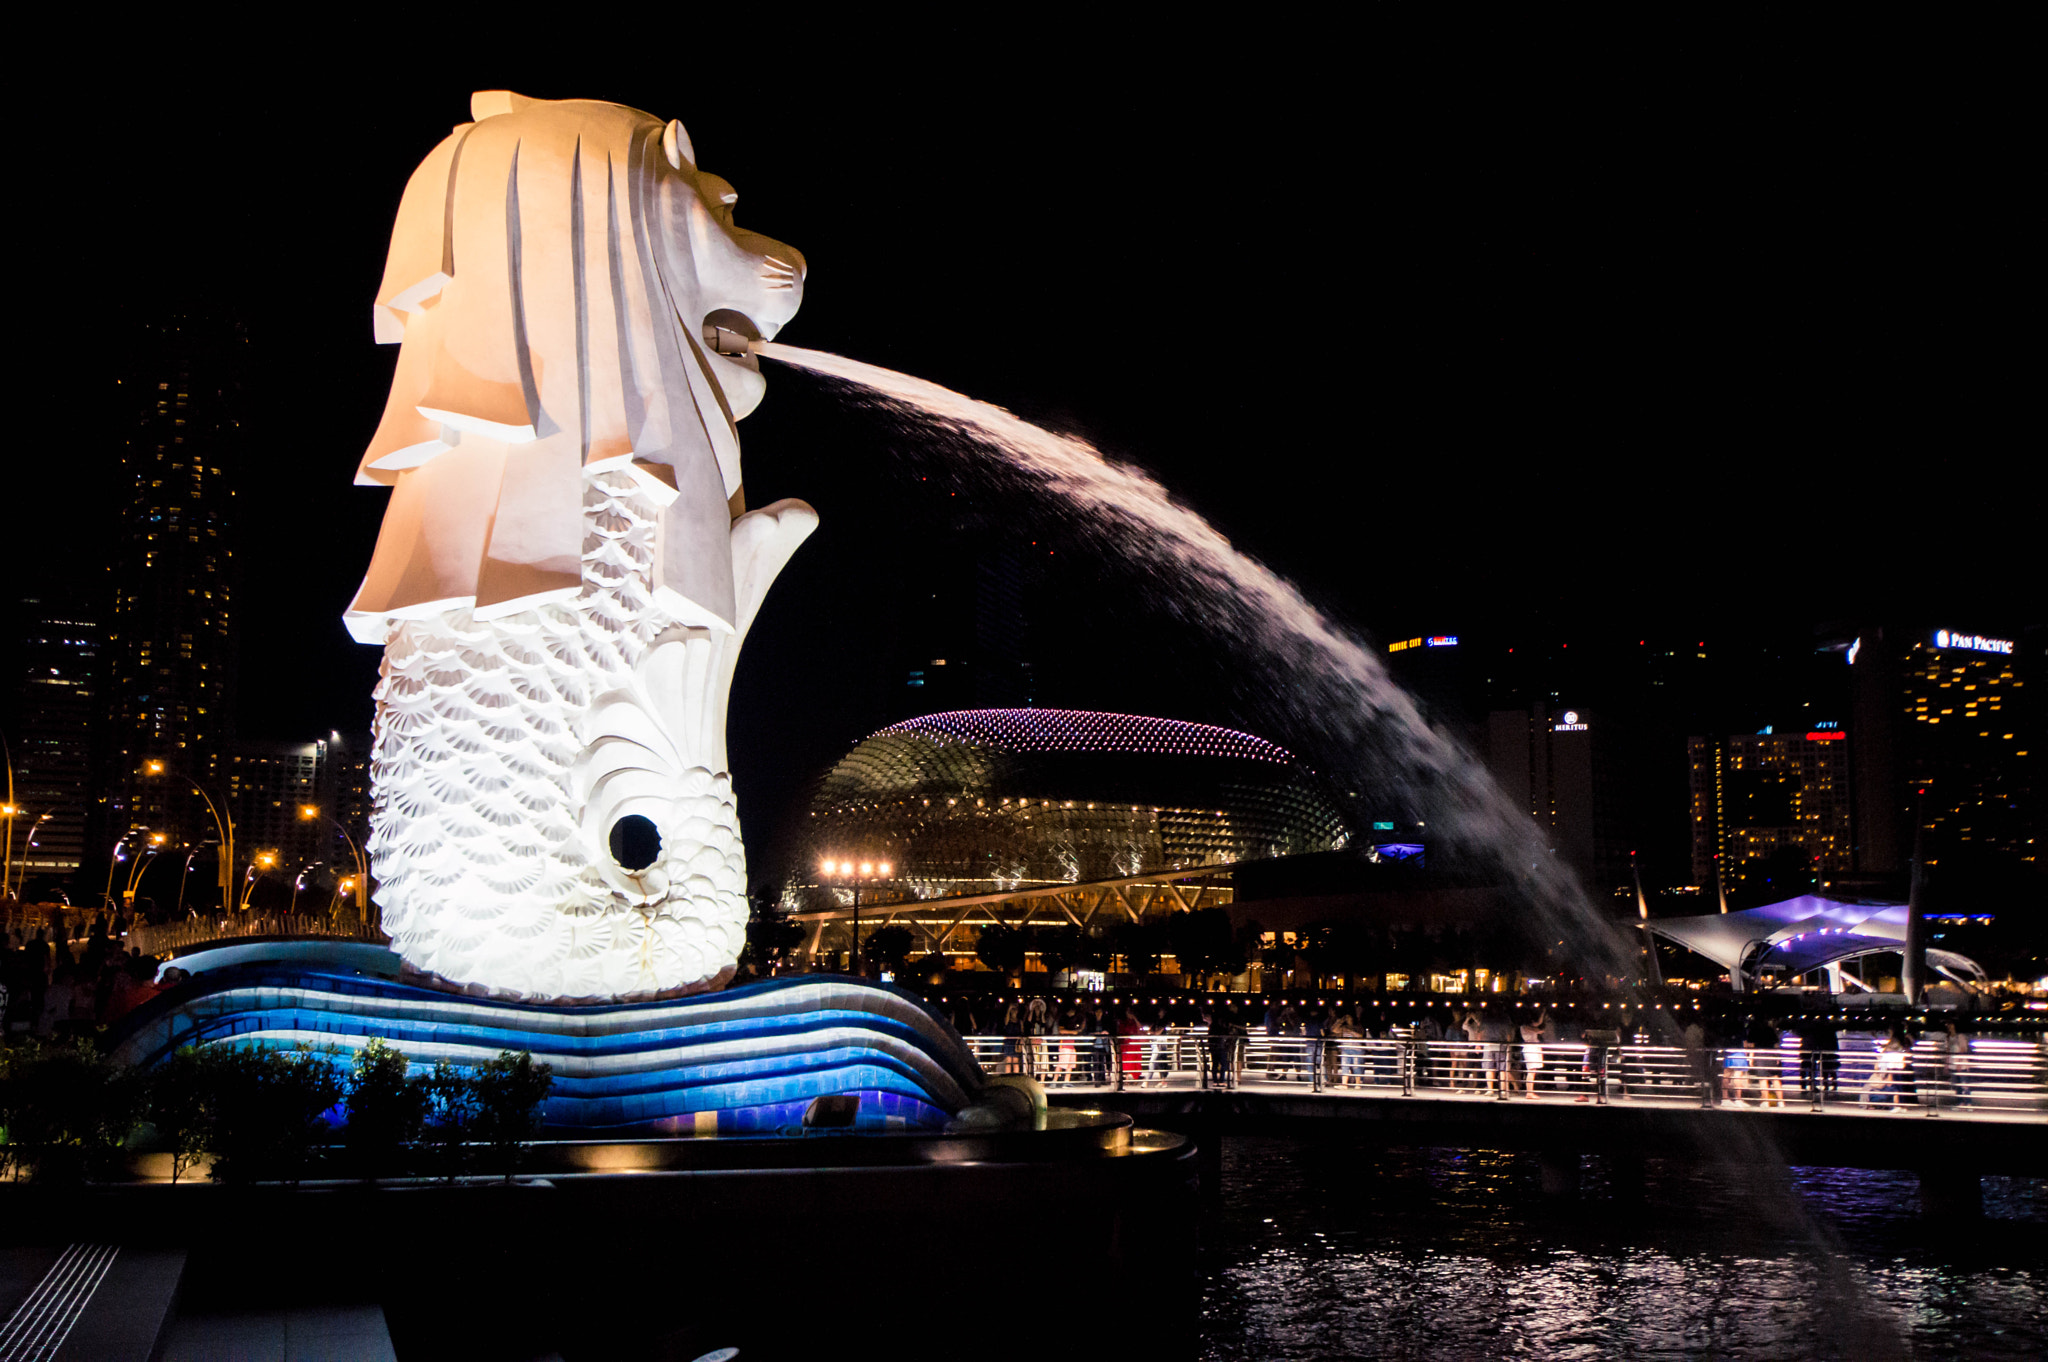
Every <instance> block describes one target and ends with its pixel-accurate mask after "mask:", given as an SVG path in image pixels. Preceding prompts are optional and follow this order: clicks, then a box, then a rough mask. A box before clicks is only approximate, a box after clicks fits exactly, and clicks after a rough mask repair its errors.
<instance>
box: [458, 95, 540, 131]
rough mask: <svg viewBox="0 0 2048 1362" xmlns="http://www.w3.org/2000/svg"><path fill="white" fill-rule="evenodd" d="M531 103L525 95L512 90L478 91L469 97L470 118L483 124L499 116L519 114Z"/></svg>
mask: <svg viewBox="0 0 2048 1362" xmlns="http://www.w3.org/2000/svg"><path fill="white" fill-rule="evenodd" d="M531 103H533V101H532V100H530V99H528V98H527V97H526V96H525V95H515V94H513V93H512V92H511V91H510V90H478V91H477V92H476V93H475V94H473V95H471V96H470V97H469V116H470V117H471V118H473V119H475V120H476V121H477V122H479V123H481V122H483V121H484V120H485V119H486V118H495V117H496V116H497V115H499V114H508V113H517V112H519V111H520V110H521V109H523V108H525V107H526V106H527V105H529V104H531Z"/></svg>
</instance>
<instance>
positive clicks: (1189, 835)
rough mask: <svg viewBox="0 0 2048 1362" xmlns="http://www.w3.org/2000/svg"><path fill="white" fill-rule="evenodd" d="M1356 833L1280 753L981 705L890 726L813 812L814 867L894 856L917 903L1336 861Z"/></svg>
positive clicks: (1222, 733)
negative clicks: (1226, 868) (1294, 860)
mask: <svg viewBox="0 0 2048 1362" xmlns="http://www.w3.org/2000/svg"><path fill="white" fill-rule="evenodd" d="M1349 837H1350V830H1349V829H1348V828H1347V826H1346V825H1345V823H1344V820H1343V818H1342V816H1341V815H1340V814H1339V813H1338V812H1337V809H1336V806H1335V805H1334V804H1333V803H1332V802H1331V800H1330V799H1329V797H1328V796H1327V795H1326V794H1325V793H1324V792H1323V790H1322V789H1321V787H1320V786H1319V785H1318V784H1317V782H1316V780H1315V778H1314V777H1313V776H1312V775H1311V774H1310V773H1309V772H1308V771H1307V770H1306V769H1305V768H1304V767H1302V766H1301V764H1300V763H1299V762H1297V761H1296V760H1295V758H1294V756H1293V755H1292V754H1291V753H1289V752H1288V751H1287V750H1286V749H1285V748H1283V747H1280V746H1278V745H1277V744H1275V743H1272V742H1268V741H1267V740H1266V739H1264V738H1260V737H1257V736H1255V735H1253V734H1250V733H1240V732H1237V731H1236V730H1234V729H1228V728H1218V727H1215V726H1213V725H1209V724H1196V723H1186V722H1183V721H1181V720H1178V719H1159V718H1150V717H1147V716H1144V715H1137V714H1102V713H1094V712H1090V711H1086V710H1067V709H973V710H956V711H952V712H948V713H943V714H927V715H924V716H922V717H921V718H916V719H910V720H907V721H905V722H903V723H900V724H895V725H892V726H891V727H888V728H885V729H882V730H881V731H880V732H878V733H875V734H873V735H871V736H869V737H868V738H867V739H865V740H864V741H862V742H861V743H859V744H858V745H857V746H855V747H854V749H853V750H852V751H851V752H849V753H847V754H846V756H845V757H843V758H841V759H840V761H839V762H838V764H837V765H835V766H834V767H833V768H832V769H831V771H830V772H828V773H827V774H826V776H825V778H824V779H823V780H822V781H821V782H820V783H819V786H818V790H817V794H816V797H815V798H814V799H813V801H812V805H811V827H810V829H809V836H808V838H807V839H806V840H807V841H808V843H809V845H808V846H807V847H806V848H805V850H806V853H807V856H806V862H800V863H799V865H798V867H797V874H798V878H799V880H802V879H805V878H807V871H806V869H805V865H806V864H809V865H811V866H815V864H816V863H817V861H818V860H819V859H820V858H822V857H826V856H833V855H839V856H847V855H851V856H855V857H858V858H861V859H868V858H873V859H876V860H886V861H888V862H890V864H891V865H892V866H893V867H895V874H896V878H897V880H898V881H899V885H898V887H899V888H901V889H902V890H904V891H905V892H907V893H909V894H910V895H911V896H913V897H916V898H933V897H946V896H950V895H955V894H973V893H985V892H989V891H991V890H1007V889H1015V888H1023V887H1030V886H1033V885H1046V884H1059V883H1076V882H1087V881H1092V880H1100V879H1114V878H1119V877H1123V876H1130V875H1142V874H1149V873H1152V872H1154V871H1162V870H1176V869H1186V868H1190V867H1194V866H1201V865H1212V864H1213V865H1220V864H1227V863H1231V862H1236V861H1246V860H1258V859H1263V858H1266V857H1272V856H1287V855H1296V854H1300V853H1304V852H1311V851H1328V850H1332V849H1334V848H1336V847H1341V846H1343V845H1344V844H1345V842H1346V841H1348V840H1349Z"/></svg>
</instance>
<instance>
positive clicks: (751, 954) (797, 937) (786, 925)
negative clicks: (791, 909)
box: [741, 899, 807, 974]
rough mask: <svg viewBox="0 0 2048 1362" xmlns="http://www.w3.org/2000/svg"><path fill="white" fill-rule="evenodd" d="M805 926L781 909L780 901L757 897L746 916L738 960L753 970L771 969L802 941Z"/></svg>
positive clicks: (760, 971)
mask: <svg viewBox="0 0 2048 1362" xmlns="http://www.w3.org/2000/svg"><path fill="white" fill-rule="evenodd" d="M806 930H807V929H806V928H805V927H804V924H803V923H801V922H798V921H796V920H795V919H793V918H791V917H790V916H789V914H788V913H785V912H783V911H782V905H781V904H780V903H778V902H776V901H774V900H772V899H762V900H759V901H757V902H756V903H755V904H754V910H753V913H752V915H751V916H749V917H748V918H747V944H746V948H745V950H744V951H743V952H742V954H741V963H742V964H743V965H745V966H746V968H747V969H749V970H751V971H752V972H754V973H755V974H767V973H769V972H771V971H772V970H773V968H774V967H775V966H776V965H778V964H780V963H782V962H783V961H784V960H786V959H787V958H788V957H789V954H790V953H791V952H792V951H794V950H795V949H796V948H797V947H798V946H801V945H803V943H804V933H805V931H806Z"/></svg>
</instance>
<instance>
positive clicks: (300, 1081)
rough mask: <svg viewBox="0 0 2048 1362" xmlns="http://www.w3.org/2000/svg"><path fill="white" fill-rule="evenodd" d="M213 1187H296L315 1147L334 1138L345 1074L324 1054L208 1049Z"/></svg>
mask: <svg viewBox="0 0 2048 1362" xmlns="http://www.w3.org/2000/svg"><path fill="white" fill-rule="evenodd" d="M206 1060H207V1087H208V1090H209V1093H210V1098H209V1102H210V1107H211V1113H212V1114H211V1119H210V1120H209V1122H208V1124H209V1126H210V1127H211V1131H212V1143H213V1151H214V1163H213V1177H214V1180H215V1181H216V1182H253V1181H257V1180H259V1179H265V1178H275V1179H278V1180H280V1181H283V1182H292V1183H296V1182H297V1181H298V1180H299V1179H300V1178H301V1177H303V1176H304V1175H305V1171H306V1168H307V1165H308V1164H309V1163H310V1162H311V1159H312V1154H313V1147H314V1145H316V1144H319V1143H323V1142H324V1141H325V1139H326V1137H327V1136H328V1134H329V1133H330V1132H331V1127H330V1126H329V1125H328V1123H327V1119H326V1118H327V1113H328V1112H329V1111H331V1110H332V1109H333V1108H334V1106H335V1105H336V1104H337V1103H338V1102H340V1101H341V1098H342V1095H343V1092H344V1086H343V1083H342V1078H341V1074H340V1072H339V1071H337V1070H336V1068H335V1067H334V1065H333V1064H332V1063H330V1062H329V1060H328V1057H327V1056H326V1055H325V1054H318V1053H311V1052H307V1051H297V1052H290V1053H287V1052H283V1051H278V1050H258V1049H243V1048H240V1047H228V1046H216V1047H209V1051H208V1052H207V1055H206Z"/></svg>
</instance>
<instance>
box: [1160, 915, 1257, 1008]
mask: <svg viewBox="0 0 2048 1362" xmlns="http://www.w3.org/2000/svg"><path fill="white" fill-rule="evenodd" d="M1166 940H1167V945H1168V946H1169V948H1170V949H1171V950H1172V951H1173V957H1174V959H1175V960H1176V961H1178V962H1179V963H1180V972H1181V974H1182V975H1184V976H1186V977H1188V978H1190V979H1192V980H1193V981H1194V985H1193V986H1194V987H1196V988H1200V987H1203V986H1204V984H1205V983H1206V981H1207V979H1208V976H1209V975H1211V974H1215V973H1219V972H1220V973H1224V974H1240V973H1242V972H1243V971H1244V965H1245V960H1244V951H1243V950H1242V948H1241V947H1240V946H1239V944H1238V941H1237V938H1236V935H1235V934H1234V933H1233V932H1232V930H1231V926H1230V914H1229V913H1227V912H1225V911H1224V910H1223V909H1221V908H1198V909H1196V910H1195V911H1194V912H1192V913H1176V914H1174V915H1173V916H1172V917H1170V918H1168V919H1167V920H1166Z"/></svg>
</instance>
